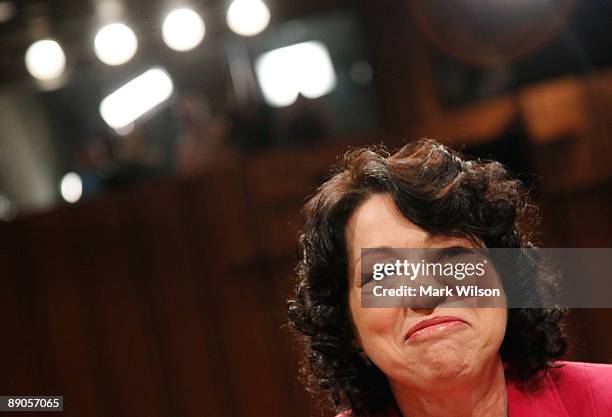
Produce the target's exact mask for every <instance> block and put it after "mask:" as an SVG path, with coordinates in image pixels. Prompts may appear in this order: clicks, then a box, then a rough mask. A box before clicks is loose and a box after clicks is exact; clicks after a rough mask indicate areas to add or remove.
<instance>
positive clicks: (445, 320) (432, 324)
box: [404, 316, 469, 342]
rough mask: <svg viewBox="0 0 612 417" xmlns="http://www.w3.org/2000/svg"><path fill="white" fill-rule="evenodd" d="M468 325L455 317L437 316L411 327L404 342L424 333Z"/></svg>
mask: <svg viewBox="0 0 612 417" xmlns="http://www.w3.org/2000/svg"><path fill="white" fill-rule="evenodd" d="M464 325H469V323H468V322H467V321H465V320H464V319H462V318H460V317H456V316H437V317H432V318H429V319H425V320H421V321H420V322H418V323H416V324H415V325H413V326H412V327H411V328H410V329H408V331H407V332H406V333H405V336H404V342H407V341H408V340H410V338H411V337H412V336H413V335H415V334H422V333H424V331H427V329H429V331H427V332H430V331H431V332H435V331H436V330H447V329H450V328H453V327H457V326H464Z"/></svg>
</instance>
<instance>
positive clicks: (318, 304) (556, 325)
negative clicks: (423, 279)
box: [287, 139, 567, 416]
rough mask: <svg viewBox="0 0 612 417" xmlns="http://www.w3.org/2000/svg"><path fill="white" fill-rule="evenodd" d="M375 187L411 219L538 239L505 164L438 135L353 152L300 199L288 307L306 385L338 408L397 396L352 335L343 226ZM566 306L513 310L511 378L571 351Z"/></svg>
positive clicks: (517, 240) (506, 351)
mask: <svg viewBox="0 0 612 417" xmlns="http://www.w3.org/2000/svg"><path fill="white" fill-rule="evenodd" d="M375 193H388V194H390V195H391V197H392V198H393V200H394V203H395V205H396V206H397V208H398V210H399V211H400V212H401V213H402V214H403V215H404V216H405V217H406V218H407V219H408V220H410V221H411V222H413V223H414V224H416V225H418V226H419V227H421V228H422V229H424V230H426V231H428V232H430V233H432V234H441V235H449V236H463V237H469V238H477V239H478V240H480V241H481V242H483V243H484V245H485V246H486V247H488V248H533V247H534V245H533V244H532V243H531V242H530V238H531V236H530V235H528V234H527V233H526V231H527V230H531V229H533V228H534V226H535V225H536V223H537V221H536V219H537V218H538V217H537V209H536V208H535V206H534V205H533V204H531V203H530V201H529V199H528V195H527V194H528V193H527V191H526V189H525V187H524V186H523V185H522V183H521V182H520V181H518V180H516V179H513V178H512V177H511V176H510V175H509V173H508V172H507V170H506V169H505V168H504V167H503V166H502V165H501V164H499V163H497V162H494V161H483V160H477V159H470V158H467V157H465V156H463V155H461V154H460V153H458V152H456V151H454V150H452V149H450V148H448V147H446V146H444V145H441V144H440V143H438V142H436V141H434V140H431V139H422V140H419V141H416V142H413V143H410V144H407V145H405V146H404V147H402V148H401V149H400V150H399V151H397V152H396V153H394V154H389V153H388V152H387V151H386V150H385V148H384V147H382V146H379V147H370V148H360V149H354V150H351V151H349V152H347V153H346V155H345V156H344V161H343V164H342V165H341V167H340V168H339V170H338V171H336V173H335V174H334V175H333V176H332V177H331V178H330V179H329V180H327V181H326V182H325V183H324V184H322V185H321V186H320V187H319V188H318V190H317V192H316V194H315V195H314V196H312V197H311V198H310V199H309V200H308V201H307V203H306V204H305V206H304V208H303V216H304V224H303V228H302V231H301V234H300V238H299V249H300V252H299V258H300V259H299V263H298V266H297V268H296V271H297V284H296V288H295V296H294V299H292V300H289V301H288V303H287V308H288V314H289V323H290V327H291V328H292V329H293V330H294V333H295V334H296V336H297V337H298V339H299V340H300V341H301V343H302V345H303V349H304V353H305V360H304V363H303V368H302V373H303V376H304V377H305V379H306V381H305V382H306V383H307V386H308V388H309V389H310V391H311V392H313V393H315V394H317V393H318V394H323V395H322V396H323V398H325V399H327V400H331V405H332V407H333V408H334V409H335V410H336V411H341V410H343V409H346V408H350V409H351V410H352V413H353V414H354V415H356V416H366V415H376V414H379V413H382V412H383V411H384V410H385V409H386V408H387V407H388V406H390V405H391V404H392V400H393V398H392V394H391V391H390V388H389V385H388V382H387V379H386V377H385V375H384V374H383V373H382V372H381V371H380V370H379V369H378V368H377V367H376V366H372V365H371V364H370V365H368V364H366V363H365V362H364V360H363V359H362V356H361V352H360V349H359V348H358V347H357V345H356V344H355V343H354V340H355V335H354V330H353V326H352V323H351V318H350V313H349V306H348V289H349V279H348V254H347V242H346V241H345V228H346V225H347V222H348V220H349V217H350V216H351V215H352V213H353V212H354V210H355V209H356V208H357V206H358V205H359V204H360V203H361V202H363V201H365V200H366V199H367V198H368V197H369V196H371V195H372V194H375ZM519 252H520V251H519ZM531 285H532V287H534V288H532V289H535V290H537V289H538V288H536V287H535V286H536V285H537V284H536V283H532V284H531ZM535 292H537V291H535ZM564 315H565V311H564V310H562V309H559V308H512V309H509V311H508V323H507V330H506V334H505V337H504V340H503V342H502V345H501V349H500V354H501V357H502V360H503V361H504V362H507V363H508V365H509V375H510V376H509V377H512V378H515V379H516V380H517V381H529V380H531V379H533V378H534V377H535V376H536V374H538V373H541V372H542V371H544V372H546V370H547V369H548V368H549V367H551V366H553V365H552V362H553V361H554V360H555V359H558V358H560V357H561V356H562V355H563V354H564V352H565V351H566V348H567V340H566V337H565V335H564V332H563V327H562V319H563V317H564ZM328 404H329V402H328Z"/></svg>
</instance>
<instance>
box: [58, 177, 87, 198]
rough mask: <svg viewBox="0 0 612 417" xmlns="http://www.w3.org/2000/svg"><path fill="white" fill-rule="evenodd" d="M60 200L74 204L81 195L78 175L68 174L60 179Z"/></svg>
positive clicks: (81, 188)
mask: <svg viewBox="0 0 612 417" xmlns="http://www.w3.org/2000/svg"><path fill="white" fill-rule="evenodd" d="M60 192H61V194H62V198H63V199H64V200H66V201H67V202H68V203H76V202H77V201H79V200H80V199H81V196H82V195H83V181H82V180H81V177H80V176H79V174H77V173H75V172H69V173H67V174H66V175H64V176H63V177H62V181H61V182H60Z"/></svg>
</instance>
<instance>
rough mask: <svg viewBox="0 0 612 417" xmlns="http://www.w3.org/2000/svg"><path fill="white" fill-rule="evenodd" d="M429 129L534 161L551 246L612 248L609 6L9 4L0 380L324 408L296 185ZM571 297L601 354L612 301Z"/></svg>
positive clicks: (472, 0)
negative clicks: (291, 322)
mask: <svg viewBox="0 0 612 417" xmlns="http://www.w3.org/2000/svg"><path fill="white" fill-rule="evenodd" d="M423 136H427V137H433V138H437V139H440V140H443V141H444V142H445V143H448V144H452V145H453V146H456V147H457V148H459V149H462V150H463V151H465V152H467V153H469V154H471V155H474V156H480V157H486V158H495V159H498V160H500V161H501V162H503V163H504V164H506V165H507V166H508V167H509V169H510V170H511V171H512V172H513V173H514V174H515V175H517V176H519V178H521V179H522V180H523V181H524V182H525V184H527V185H528V186H529V187H530V188H531V189H532V191H533V196H534V198H535V200H536V201H537V203H538V204H539V205H540V206H541V208H542V222H541V225H540V229H541V234H540V239H539V242H538V243H539V244H540V245H542V246H546V247H610V246H612V217H611V216H610V215H611V209H612V3H610V2H609V1H606V0H575V1H574V0H529V1H527V0H511V1H504V2H500V1H497V0H454V1H449V0H378V1H367V0H350V1H349V0H293V1H280V0H263V1H262V0H233V1H231V0H206V1H199V0H192V1H188V2H187V1H181V0H148V1H144V0H130V1H129V2H128V1H127V0H124V1H121V0H79V1H77V0H53V1H51V0H45V1H43V0H38V1H35V0H32V1H21V0H12V1H11V0H3V1H0V219H1V220H0V323H1V325H2V326H1V329H2V338H3V340H2V343H0V360H1V361H2V375H1V376H0V394H1V395H13V394H20V395H64V399H65V406H64V409H65V411H64V415H68V416H80V417H83V416H92V417H93V416H105V417H106V416H141V415H143V416H144V415H146V416H149V417H155V416H174V417H179V416H181V417H182V416H184V417H191V416H193V417H195V416H232V417H233V416H236V417H238V416H240V417H242V416H244V417H255V416H264V415H265V416H278V417H280V416H288V415H292V416H303V417H311V416H319V415H321V413H322V411H321V410H320V409H318V407H317V406H316V404H314V402H313V401H312V400H311V399H310V398H308V396H307V395H306V394H305V393H304V390H303V388H302V387H301V385H300V384H299V383H298V381H297V379H296V375H297V368H298V359H299V352H297V351H296V350H295V349H294V346H293V342H292V340H291V338H290V335H289V332H288V331H287V329H286V327H285V326H284V323H285V322H286V315H285V300H286V298H287V297H288V296H289V295H290V292H291V286H292V281H291V276H292V273H293V268H294V266H295V263H296V236H297V229H298V227H299V222H300V217H299V209H300V206H301V205H302V204H303V202H304V199H305V198H306V196H308V195H309V194H311V193H312V192H313V191H314V187H315V186H316V185H317V184H319V183H320V182H321V181H322V180H323V179H324V178H326V177H327V175H328V172H329V168H330V167H331V166H332V165H334V164H335V163H337V162H338V157H339V156H340V155H341V154H342V153H343V152H344V151H345V150H346V149H347V148H348V147H351V146H360V145H367V144H375V143H384V144H386V145H388V146H389V147H397V146H400V145H401V144H403V143H405V142H407V141H411V140H415V139H417V138H420V137H423ZM571 319H572V320H571V323H570V330H571V331H572V336H573V338H574V340H575V346H574V349H573V352H572V353H571V355H569V356H568V357H569V358H573V359H577V360H584V361H597V362H611V361H612V311H611V310H595V309H591V310H576V311H573V312H572V313H571ZM328 414H329V413H327V414H326V413H323V415H328ZM22 415H24V416H25V415H27V413H24V414H22Z"/></svg>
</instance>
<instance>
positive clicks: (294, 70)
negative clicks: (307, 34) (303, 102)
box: [255, 41, 337, 107]
mask: <svg viewBox="0 0 612 417" xmlns="http://www.w3.org/2000/svg"><path fill="white" fill-rule="evenodd" d="M255 73H256V75H257V80H258V81H259V85H260V86H261V90H262V92H263V96H264V99H265V100H266V102H267V103H268V104H270V105H272V106H275V107H284V106H289V105H291V104H293V103H294V102H295V100H296V99H297V97H298V95H299V94H302V95H303V96H304V97H306V98H311V99H314V98H318V97H321V96H324V95H326V94H328V93H330V92H331V91H332V90H333V89H334V88H335V87H336V84H337V79H336V73H335V71H334V67H333V64H332V62H331V58H330V56H329V51H328V50H327V48H326V47H325V45H323V44H322V43H321V42H316V41H310V42H303V43H298V44H295V45H291V46H286V47H284V48H280V49H275V50H273V51H270V52H266V53H265V54H263V55H261V56H259V57H258V58H257V60H256V61H255Z"/></svg>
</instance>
